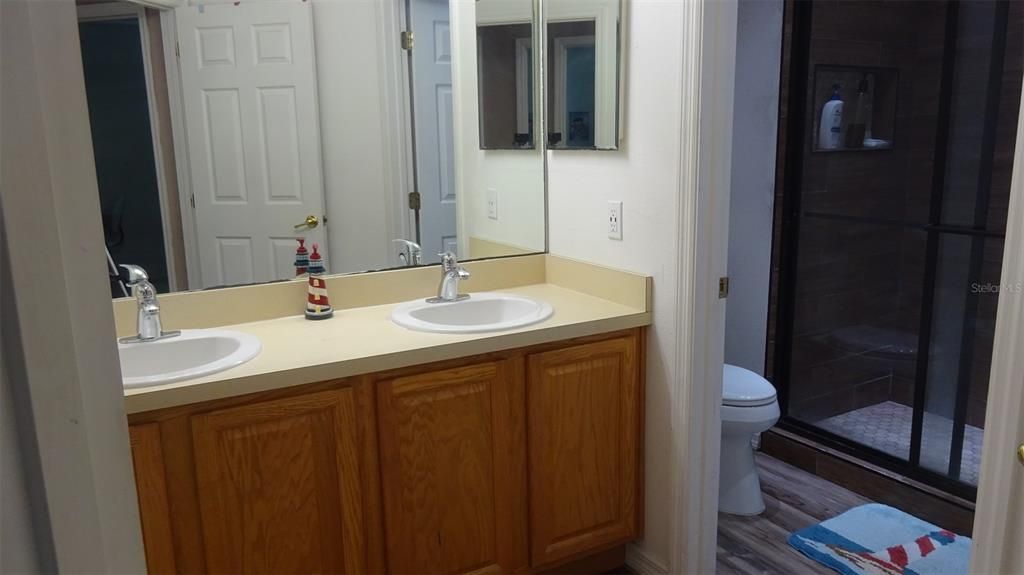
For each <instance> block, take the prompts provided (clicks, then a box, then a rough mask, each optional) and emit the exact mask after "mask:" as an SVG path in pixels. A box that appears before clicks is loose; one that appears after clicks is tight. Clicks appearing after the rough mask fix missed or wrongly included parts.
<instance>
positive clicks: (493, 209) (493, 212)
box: [487, 188, 498, 220]
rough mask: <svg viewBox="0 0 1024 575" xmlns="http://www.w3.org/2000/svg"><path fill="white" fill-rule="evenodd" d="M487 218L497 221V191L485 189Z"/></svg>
mask: <svg viewBox="0 0 1024 575" xmlns="http://www.w3.org/2000/svg"><path fill="white" fill-rule="evenodd" d="M487 217H488V218H491V219H492V220H496V219H498V190H497V189H495V188H487Z"/></svg>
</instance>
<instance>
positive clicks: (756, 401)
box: [722, 364, 776, 407]
mask: <svg viewBox="0 0 1024 575" xmlns="http://www.w3.org/2000/svg"><path fill="white" fill-rule="evenodd" d="M775 397H776V395H775V387H773V386H772V384H771V383H769V382H768V380H766V379H765V378H763V377H761V376H760V375H757V374H756V373H754V372H752V371H750V370H749V369H744V368H742V367H738V366H735V365H729V364H724V365H723V366H722V405H727V406H730V407H759V406H762V405H770V404H772V403H774V402H775Z"/></svg>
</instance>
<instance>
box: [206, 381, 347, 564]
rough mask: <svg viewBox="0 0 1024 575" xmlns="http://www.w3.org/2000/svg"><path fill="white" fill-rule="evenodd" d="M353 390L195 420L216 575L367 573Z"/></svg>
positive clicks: (208, 559) (211, 560)
mask: <svg viewBox="0 0 1024 575" xmlns="http://www.w3.org/2000/svg"><path fill="white" fill-rule="evenodd" d="M354 404H355V400H354V391H353V390H352V388H349V387H346V388H342V389H333V390H329V391H322V392H317V393H309V394H305V395H298V396H294V397H286V398H283V399H275V400H269V401H265V402H261V403H254V404H250V405H243V406H241V407H233V408H228V409H222V410H218V411H212V412H209V413H202V414H199V415H195V416H193V417H192V436H193V445H194V450H195V471H196V483H197V487H198V493H199V508H200V514H201V516H202V529H203V543H204V549H205V553H206V568H207V571H208V572H211V573H349V574H360V573H365V572H366V568H365V542H364V537H363V533H364V524H363V504H362V489H363V487H362V486H361V484H360V473H359V461H360V459H359V450H358V441H357V437H358V435H357V429H356V421H357V420H356V413H355V407H354Z"/></svg>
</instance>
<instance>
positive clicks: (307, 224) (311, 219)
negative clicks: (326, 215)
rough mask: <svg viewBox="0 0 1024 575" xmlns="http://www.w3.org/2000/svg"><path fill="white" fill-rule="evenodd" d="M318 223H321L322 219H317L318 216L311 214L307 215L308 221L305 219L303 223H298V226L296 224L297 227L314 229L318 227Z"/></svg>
mask: <svg viewBox="0 0 1024 575" xmlns="http://www.w3.org/2000/svg"><path fill="white" fill-rule="evenodd" d="M318 225H320V220H319V219H317V217H316V216H314V215H312V214H310V215H308V216H306V221H304V222H302V223H301V224H298V225H297V226H295V229H300V228H309V229H313V228H315V227H317V226H318Z"/></svg>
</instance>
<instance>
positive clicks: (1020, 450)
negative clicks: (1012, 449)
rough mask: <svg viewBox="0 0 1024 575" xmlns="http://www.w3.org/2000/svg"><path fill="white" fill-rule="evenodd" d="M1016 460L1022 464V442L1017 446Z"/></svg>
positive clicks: (1023, 449)
mask: <svg viewBox="0 0 1024 575" xmlns="http://www.w3.org/2000/svg"><path fill="white" fill-rule="evenodd" d="M1017 461H1019V462H1020V464H1021V465H1024V443H1021V444H1020V445H1018V446H1017Z"/></svg>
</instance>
